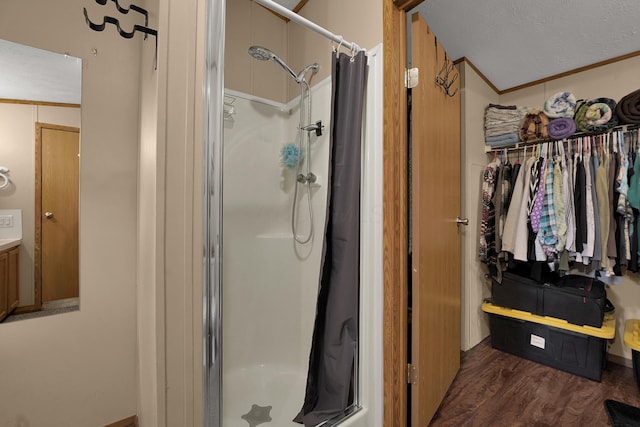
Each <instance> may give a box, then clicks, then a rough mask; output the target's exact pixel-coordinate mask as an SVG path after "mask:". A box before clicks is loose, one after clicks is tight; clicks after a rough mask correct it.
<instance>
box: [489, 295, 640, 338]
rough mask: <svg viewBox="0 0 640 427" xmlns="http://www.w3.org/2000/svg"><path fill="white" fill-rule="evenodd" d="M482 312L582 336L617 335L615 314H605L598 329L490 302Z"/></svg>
mask: <svg viewBox="0 0 640 427" xmlns="http://www.w3.org/2000/svg"><path fill="white" fill-rule="evenodd" d="M482 311H484V312H485V313H491V314H499V315H501V316H505V317H511V318H514V319H520V320H526V321H528V322H534V323H540V324H542V325H547V326H553V327H554V328H558V329H564V330H567V331H573V332H578V333H580V334H585V335H590V336H593V337H596V338H606V339H612V338H613V337H615V335H616V318H615V315H614V314H613V313H605V315H604V320H603V321H602V327H601V328H596V327H595V326H580V325H575V324H573V323H569V322H567V321H566V320H564V319H558V318H555V317H548V316H538V315H535V314H531V313H528V312H526V311H520V310H514V309H512V308H505V307H500V306H497V305H493V304H491V303H489V302H485V303H483V304H482ZM625 336H626V334H625ZM639 348H640V347H639Z"/></svg>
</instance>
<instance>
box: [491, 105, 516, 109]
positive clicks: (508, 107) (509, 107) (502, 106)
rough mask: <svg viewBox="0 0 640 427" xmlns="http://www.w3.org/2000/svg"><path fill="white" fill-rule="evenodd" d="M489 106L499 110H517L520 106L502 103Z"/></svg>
mask: <svg viewBox="0 0 640 427" xmlns="http://www.w3.org/2000/svg"><path fill="white" fill-rule="evenodd" d="M489 108H497V109H499V110H517V109H518V107H517V106H515V105H500V104H489Z"/></svg>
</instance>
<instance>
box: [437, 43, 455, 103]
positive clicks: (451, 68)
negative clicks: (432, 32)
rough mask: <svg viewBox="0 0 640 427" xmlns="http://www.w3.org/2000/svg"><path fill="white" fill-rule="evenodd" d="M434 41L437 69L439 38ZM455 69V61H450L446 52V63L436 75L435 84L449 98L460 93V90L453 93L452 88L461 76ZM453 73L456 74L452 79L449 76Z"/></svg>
mask: <svg viewBox="0 0 640 427" xmlns="http://www.w3.org/2000/svg"><path fill="white" fill-rule="evenodd" d="M434 41H435V45H436V68H438V38H437V37H436V38H434ZM455 68H456V66H455V64H454V63H453V61H451V59H449V56H448V55H447V52H445V53H444V62H443V64H442V68H440V71H438V73H437V74H436V78H435V83H436V85H438V86H440V87H441V88H443V89H444V93H446V94H447V96H450V97H454V96H455V95H456V93H458V89H456V90H455V91H453V93H452V92H451V86H453V83H454V82H455V81H456V80H457V79H458V75H459V74H458V71H457V70H456V69H455ZM451 73H454V74H453V76H452V77H451V78H450V77H449V75H450V74H451Z"/></svg>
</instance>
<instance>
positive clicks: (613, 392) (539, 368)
mask: <svg viewBox="0 0 640 427" xmlns="http://www.w3.org/2000/svg"><path fill="white" fill-rule="evenodd" d="M606 399H613V400H617V401H620V402H623V403H627V404H629V405H633V406H637V407H640V390H639V388H638V385H637V384H636V380H635V378H634V376H633V369H631V368H627V367H624V366H621V365H617V364H614V363H611V362H608V363H607V367H606V368H605V370H603V372H602V382H597V381H593V380H589V379H586V378H582V377H579V376H576V375H572V374H569V373H566V372H563V371H560V370H557V369H554V368H551V367H548V366H545V365H541V364H539V363H536V362H532V361H529V360H526V359H523V358H520V357H518V356H513V355H511V354H508V353H504V352H502V351H500V350H496V349H493V348H492V347H491V341H490V339H489V338H487V339H485V340H484V341H482V342H481V343H480V344H478V345H477V346H475V347H474V348H472V349H471V350H469V351H467V352H465V353H464V354H463V356H462V360H461V368H460V371H459V372H458V375H457V376H456V378H455V380H454V382H453V384H452V385H451V387H450V389H449V391H448V392H447V394H446V396H445V398H444V400H443V402H442V404H441V405H440V408H439V409H438V411H437V412H436V414H435V416H434V417H433V419H432V421H431V423H430V424H429V425H430V426H456V427H458V426H478V427H480V426H482V427H485V426H491V427H502V426H504V427H516V426H534V427H544V426H554V427H573V426H576V427H583V426H589V427H591V426H609V425H610V423H609V418H608V415H607V412H606V410H605V407H604V401H605V400H606ZM639 421H640V420H639Z"/></svg>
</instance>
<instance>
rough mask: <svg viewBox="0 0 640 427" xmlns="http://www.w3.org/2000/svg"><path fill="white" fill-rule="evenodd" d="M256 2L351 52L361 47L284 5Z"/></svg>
mask: <svg viewBox="0 0 640 427" xmlns="http://www.w3.org/2000/svg"><path fill="white" fill-rule="evenodd" d="M254 1H255V2H256V3H259V4H261V5H262V6H264V7H266V8H267V9H270V10H272V11H274V12H277V13H279V14H280V15H282V16H284V17H285V18H289V19H290V20H292V21H293V22H295V23H297V24H300V25H302V26H303V27H306V28H308V29H310V30H312V31H315V32H316V33H318V34H320V35H321V36H324V37H326V38H328V39H329V40H332V41H334V42H336V43H338V44H339V45H341V46H344V47H345V48H347V49H349V50H350V51H352V52H360V51H361V50H364V49H362V48H361V47H360V46H358V45H357V44H355V43H351V42H348V41H346V40H345V39H343V38H342V36H339V35H336V34H333V33H332V32H331V31H329V30H327V29H325V28H322V27H321V26H319V25H318V24H316V23H314V22H311V21H309V20H308V19H306V18H303V17H302V16H300V15H298V14H297V13H294V12H292V11H290V10H289V9H287V8H286V7H284V6H281V5H279V4H278V3H276V2H274V1H272V0H254Z"/></svg>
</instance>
